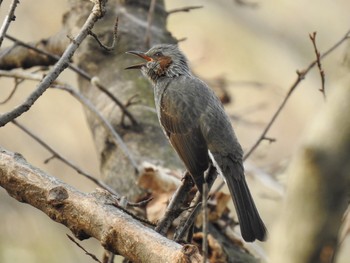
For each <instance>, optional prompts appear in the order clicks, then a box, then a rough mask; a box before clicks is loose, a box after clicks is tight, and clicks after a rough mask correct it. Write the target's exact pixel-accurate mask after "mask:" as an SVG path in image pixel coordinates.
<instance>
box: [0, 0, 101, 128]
mask: <svg viewBox="0 0 350 263" xmlns="http://www.w3.org/2000/svg"><path fill="white" fill-rule="evenodd" d="M100 1H102V0H100ZM100 4H101V3H99V1H98V3H97V2H96V3H95V5H94V7H93V9H92V12H91V13H90V15H89V17H88V18H87V20H86V22H85V24H84V25H83V27H82V28H81V30H80V32H79V33H78V35H77V36H76V37H75V39H74V41H72V42H71V43H70V44H69V46H68V47H67V48H66V50H65V51H64V53H63V55H62V57H61V58H60V59H59V60H58V61H57V63H56V64H55V65H54V66H53V68H52V69H51V70H50V72H49V73H48V74H47V75H46V76H45V77H44V79H43V80H42V81H41V82H40V83H39V85H38V86H37V88H36V90H35V91H34V92H33V93H32V94H30V95H29V97H28V98H27V99H26V100H25V101H24V102H23V103H22V104H20V105H19V106H17V107H15V108H14V109H12V110H11V111H9V112H7V113H4V114H1V115H0V127H2V126H4V125H6V124H7V123H9V122H10V121H12V120H14V119H15V118H17V117H18V116H20V115H22V114H23V113H24V112H26V111H28V110H29V109H30V108H31V107H32V106H33V104H34V103H35V102H36V101H37V100H38V99H39V98H40V96H41V95H42V94H43V93H44V92H45V91H46V90H47V89H48V88H49V87H50V85H51V83H52V82H53V81H54V80H55V79H56V78H57V77H58V76H59V75H60V74H61V72H62V71H63V70H65V69H66V68H67V67H68V64H69V61H70V60H71V58H72V56H73V54H74V53H75V51H76V50H77V49H78V47H79V45H80V44H81V43H82V41H83V40H84V39H85V38H86V36H87V35H88V33H89V31H91V29H92V27H93V26H94V24H95V23H96V21H97V20H99V19H100V18H101V15H102V14H103V12H104V10H99V8H100ZM103 4H105V2H104V1H103Z"/></svg>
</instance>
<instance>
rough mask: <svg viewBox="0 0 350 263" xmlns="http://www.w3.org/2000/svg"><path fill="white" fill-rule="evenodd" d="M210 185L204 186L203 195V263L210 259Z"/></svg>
mask: <svg viewBox="0 0 350 263" xmlns="http://www.w3.org/2000/svg"><path fill="white" fill-rule="evenodd" d="M207 203H208V184H207V183H204V184H203V195H202V204H203V205H202V213H203V223H202V232H203V243H202V252H203V263H206V262H207V258H208V231H209V230H208V228H209V226H208V224H209V221H208V207H207Z"/></svg>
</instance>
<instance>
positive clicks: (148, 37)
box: [145, 0, 157, 47]
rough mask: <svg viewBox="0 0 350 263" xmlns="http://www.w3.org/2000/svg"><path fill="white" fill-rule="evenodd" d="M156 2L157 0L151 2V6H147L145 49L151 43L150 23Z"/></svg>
mask: <svg viewBox="0 0 350 263" xmlns="http://www.w3.org/2000/svg"><path fill="white" fill-rule="evenodd" d="M156 2H157V0H151V4H150V6H149V11H148V16H147V29H146V35H145V44H146V47H149V46H150V42H151V27H152V21H153V15H154V9H155V7H156Z"/></svg>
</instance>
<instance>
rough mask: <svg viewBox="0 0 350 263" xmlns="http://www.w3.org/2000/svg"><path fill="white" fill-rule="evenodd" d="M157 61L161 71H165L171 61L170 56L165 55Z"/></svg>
mask: <svg viewBox="0 0 350 263" xmlns="http://www.w3.org/2000/svg"><path fill="white" fill-rule="evenodd" d="M158 61H159V65H160V67H161V69H162V70H163V71H165V70H166V69H167V68H168V67H169V66H170V64H171V63H172V60H171V57H167V56H164V57H161V58H159V60H158Z"/></svg>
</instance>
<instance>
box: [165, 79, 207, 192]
mask: <svg viewBox="0 0 350 263" xmlns="http://www.w3.org/2000/svg"><path fill="white" fill-rule="evenodd" d="M201 83H202V82H198V84H197V83H196V82H195V81H193V79H185V80H183V81H176V82H173V83H172V84H170V85H169V86H168V87H167V89H166V90H165V91H164V93H163V94H162V98H161V100H160V104H161V105H160V111H159V114H160V116H159V117H160V122H161V124H162V126H163V128H164V130H165V133H166V134H167V136H168V138H169V140H170V142H171V144H172V146H173V147H174V148H175V150H176V152H177V153H178V154H179V156H180V158H181V159H182V161H183V162H184V164H185V166H186V168H187V169H188V170H189V172H190V173H191V175H192V176H193V177H194V180H195V181H196V182H195V183H196V185H197V187H198V188H199V187H201V185H202V183H203V172H204V171H205V170H206V169H207V168H208V164H209V157H208V148H207V144H206V142H205V140H204V137H203V134H202V132H201V130H200V125H199V121H200V116H201V114H202V113H203V111H204V109H205V106H203V105H205V97H204V98H203V97H201V96H200V95H201V94H199V93H200V90H201V88H200V86H199V84H201ZM203 100H204V101H203ZM200 190H201V189H200Z"/></svg>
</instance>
